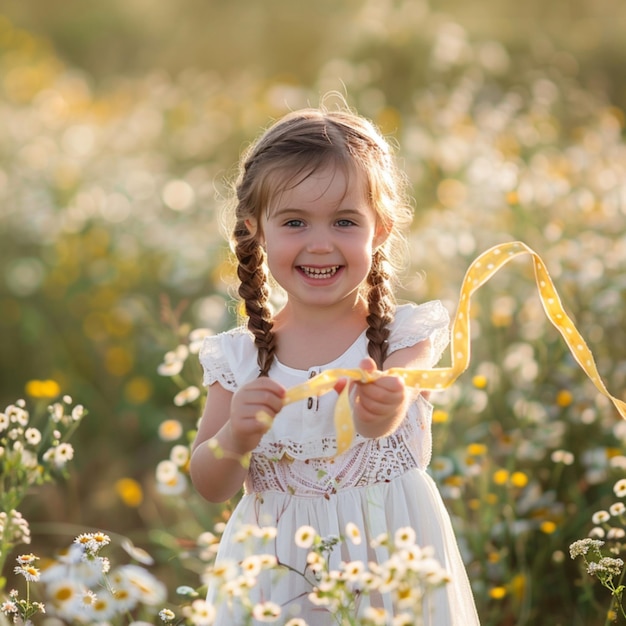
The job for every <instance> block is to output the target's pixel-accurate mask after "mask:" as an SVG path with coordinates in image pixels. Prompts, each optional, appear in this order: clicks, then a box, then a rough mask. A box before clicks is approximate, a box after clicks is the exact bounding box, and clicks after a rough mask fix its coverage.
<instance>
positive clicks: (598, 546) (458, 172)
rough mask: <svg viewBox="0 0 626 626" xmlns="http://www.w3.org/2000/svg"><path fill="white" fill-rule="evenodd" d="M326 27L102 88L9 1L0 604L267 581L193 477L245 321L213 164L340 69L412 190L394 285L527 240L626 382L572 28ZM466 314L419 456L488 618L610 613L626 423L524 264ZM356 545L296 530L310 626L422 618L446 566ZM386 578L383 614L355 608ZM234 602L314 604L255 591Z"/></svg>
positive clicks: (199, 594)
mask: <svg viewBox="0 0 626 626" xmlns="http://www.w3.org/2000/svg"><path fill="white" fill-rule="evenodd" d="M131 4H132V3H131ZM274 4H276V6H279V5H280V2H279V0H275V1H274ZM281 6H282V5H281ZM339 7H341V8H339ZM346 16H348V17H349V19H348V17H346ZM325 19H328V20H329V21H328V22H327V23H325V24H324V25H325V26H327V27H328V28H327V30H326V31H324V32H325V35H324V36H325V37H327V39H326V41H328V42H331V40H332V39H331V38H332V37H333V33H336V31H333V30H331V28H330V24H331V21H330V20H333V19H334V20H336V21H337V24H341V26H342V29H341V46H337V47H336V48H335V50H336V52H335V53H333V55H329V56H327V57H325V58H324V59H321V58H320V59H318V63H317V65H316V67H315V69H314V71H308V73H307V76H306V77H304V75H303V76H302V77H298V75H295V74H293V73H288V74H285V73H281V72H280V71H276V72H274V73H271V72H269V71H268V72H265V73H262V72H260V71H255V70H254V68H253V67H252V66H249V67H248V66H246V67H244V66H243V65H242V66H240V67H238V68H236V69H234V70H232V71H230V72H225V71H218V70H215V69H211V68H210V67H209V66H207V65H202V64H200V63H197V64H191V63H190V64H189V66H188V67H186V68H185V69H182V70H180V71H176V72H174V71H166V70H164V69H158V70H151V71H149V72H145V73H136V74H134V75H132V77H131V75H130V73H129V74H128V75H114V76H109V77H108V79H107V80H103V81H97V80H95V79H94V78H93V77H92V76H90V74H89V72H88V71H86V70H85V69H84V68H80V67H78V66H76V65H73V64H71V63H69V62H67V61H66V60H63V58H62V56H61V55H60V54H59V53H58V52H57V51H56V50H55V49H54V47H53V46H52V45H51V43H50V42H49V41H48V40H46V39H45V38H44V37H42V36H41V35H38V34H35V32H34V31H33V32H31V31H29V30H26V29H23V28H20V27H19V26H18V25H17V24H16V22H14V21H13V20H12V19H10V18H9V17H7V16H4V15H3V14H2V13H0V345H1V349H0V368H1V376H0V407H2V408H0V477H1V484H2V488H1V491H0V500H1V508H0V622H2V623H7V624H11V623H24V624H26V623H32V624H37V625H42V626H43V625H45V626H60V625H62V624H72V625H75V624H76V625H78V624H111V625H118V624H134V625H135V626H141V625H143V624H153V625H156V624H185V625H192V624H193V625H205V624H212V623H213V615H214V607H211V606H210V605H208V604H207V603H206V602H205V601H204V597H205V589H206V585H207V584H208V582H209V581H210V580H218V581H219V584H220V589H221V598H222V600H223V601H226V602H228V601H229V598H232V597H237V598H240V599H243V601H244V602H245V598H246V597H247V595H246V590H249V589H250V588H251V587H252V586H254V584H255V580H257V579H258V577H259V576H266V575H271V576H276V580H277V584H279V582H280V573H281V571H283V570H284V568H285V567H287V566H288V564H282V563H279V562H276V560H275V557H273V556H272V552H271V542H272V532H274V531H275V529H272V528H269V527H267V528H244V529H241V536H240V540H241V541H242V542H248V541H250V542H252V541H254V542H258V541H261V542H266V543H267V546H268V549H267V554H266V555H264V556H263V557H259V558H255V559H247V560H245V561H243V562H241V563H228V564H224V566H223V567H220V568H217V567H216V566H215V565H214V556H215V553H216V548H217V546H218V544H219V540H220V534H221V529H222V528H223V524H224V522H225V521H226V520H227V519H228V516H229V512H230V510H231V507H232V506H233V505H234V502H231V503H228V504H225V505H221V506H218V505H209V504H207V503H205V502H203V501H201V499H200V498H199V497H198V496H197V495H196V494H195V493H194V492H193V489H192V487H191V485H190V481H189V476H188V472H187V466H188V461H189V446H190V443H191V441H192V439H193V436H194V432H195V428H196V425H197V420H198V418H199V415H200V412H201V408H202V404H203V400H204V394H205V390H204V389H203V387H202V384H201V371H200V366H199V363H198V360H197V352H198V349H199V346H200V343H201V341H202V338H203V337H204V336H205V335H206V334H210V333H217V332H220V331H222V330H224V329H226V328H229V327H230V326H232V325H233V324H235V323H237V314H238V305H237V302H236V301H235V300H234V299H233V297H232V293H233V287H234V285H235V275H234V267H233V264H232V261H231V259H230V256H229V253H228V246H227V244H226V243H225V241H224V237H223V232H222V231H223V228H222V223H223V219H222V211H223V208H224V207H225V206H226V205H227V204H228V200H229V196H228V194H229V189H228V180H229V179H231V178H232V175H233V164H234V163H235V162H236V161H237V159H238V156H239V153H240V151H241V149H242V148H243V147H245V146H246V145H247V143H248V142H249V141H251V140H252V139H253V138H254V137H255V136H256V135H257V134H258V132H259V131H260V129H261V128H262V127H264V126H265V125H267V123H268V122H269V120H270V119H272V118H274V117H278V116H280V115H281V114H282V113H284V112H285V111H286V110H288V109H292V108H297V107H300V106H305V105H306V104H308V103H311V104H317V103H318V102H319V99H320V94H324V93H327V92H329V91H331V90H338V91H340V92H342V93H344V94H345V95H346V97H347V100H348V102H349V103H350V104H351V105H352V106H354V107H355V108H356V109H357V110H358V111H359V112H360V113H362V114H364V115H366V116H368V117H370V118H371V119H373V120H374V121H376V122H377V123H378V124H379V125H380V126H381V128H383V130H384V131H385V132H386V133H388V134H389V135H390V136H391V137H392V138H393V140H394V141H396V142H397V144H398V154H399V157H400V159H401V162H402V166H403V168H404V169H405V170H406V173H407V176H408V177H409V179H410V181H411V184H412V189H413V195H414V198H415V221H414V227H413V229H412V230H411V232H410V233H408V234H407V235H408V239H409V247H408V252H409V255H408V256H409V262H408V264H407V267H406V271H405V275H404V280H403V284H402V289H401V291H400V293H399V294H398V296H399V299H400V300H403V299H406V300H412V301H418V302H419V301H424V300H427V299H431V298H439V299H441V300H442V301H443V302H444V305H445V306H446V307H447V308H448V309H449V311H450V313H451V314H452V315H453V314H454V311H455V309H456V305H457V301H458V292H459V288H460V285H461V282H462V279H463V275H464V272H465V270H466V269H467V267H468V266H469V264H470V263H471V261H472V260H473V259H474V258H475V257H476V256H478V254H480V253H481V252H482V251H484V250H486V249H487V248H489V247H491V246H493V245H496V244H500V243H502V242H506V241H514V240H519V241H523V242H524V243H526V244H528V245H529V246H530V247H531V248H533V249H534V250H535V251H536V252H537V253H538V254H540V256H541V257H542V259H543V260H544V261H545V264H546V267H547V268H548V270H549V272H550V274H551V276H552V278H553V280H554V282H555V285H556V287H557V290H558V292H559V294H560V296H561V299H562V301H563V305H564V307H565V309H566V310H567V311H568V314H569V315H571V317H572V319H573V320H574V321H575V323H576V326H577V328H578V329H579V330H580V332H581V334H582V335H583V336H584V337H585V339H586V341H587V343H588V345H589V347H590V349H591V350H592V352H593V354H594V357H595V359H596V362H597V364H598V369H599V371H600V374H601V376H602V378H603V380H604V382H605V383H606V386H607V388H608V389H609V391H610V392H611V393H613V394H614V395H616V396H617V397H619V398H622V399H624V389H625V388H626V319H625V315H624V311H625V310H626V297H625V293H626V291H625V287H626V182H625V181H626V176H625V174H626V141H625V132H624V129H625V124H626V117H625V112H624V102H620V100H619V97H620V92H619V89H618V88H616V87H615V86H614V85H612V84H611V83H610V81H609V80H608V79H603V77H600V78H598V76H597V75H594V74H593V73H590V72H589V71H587V64H586V63H585V59H586V57H585V56H584V54H585V49H584V47H583V48H575V46H574V44H572V46H573V47H571V48H568V47H567V46H559V45H557V44H556V43H553V42H551V41H550V40H549V39H547V38H545V37H540V36H538V37H537V38H531V39H530V40H529V41H527V42H524V45H521V44H520V42H519V41H508V40H507V38H506V37H505V36H504V35H503V36H502V37H498V36H497V35H495V34H493V33H492V35H489V33H488V32H487V30H488V29H485V30H484V31H482V32H480V33H476V32H475V30H474V31H470V29H469V28H468V27H466V26H464V25H463V23H462V22H461V21H459V20H455V19H454V17H453V13H448V14H446V13H443V12H441V11H440V10H438V9H437V8H436V3H434V2H432V3H428V2H413V1H409V0H394V1H392V0H367V1H366V0H363V1H360V2H356V3H351V4H350V3H345V6H344V3H338V4H337V8H333V9H332V10H330V13H329V17H328V18H325ZM314 26H315V24H313V23H311V24H310V25H309V28H314ZM299 27H301V28H304V26H302V25H300V26H299ZM308 32H309V31H307V33H308ZM311 32H313V31H311ZM303 33H304V31H303ZM332 41H334V40H332ZM277 45H278V44H277ZM275 52H277V51H274V50H273V49H272V48H271V47H268V48H267V49H265V50H264V52H263V55H265V56H263V55H261V60H262V61H267V67H269V68H271V67H273V66H272V65H271V58H273V57H272V55H273V54H274V53H275ZM278 52H282V53H284V51H283V50H279V51H278ZM259 54H261V53H259ZM285 54H286V53H285ZM471 312H472V322H471V323H472V327H471V330H472V355H471V363H470V367H469V369H468V371H467V372H465V373H464V374H463V375H462V376H461V378H459V380H458V381H457V382H456V383H455V384H454V385H453V386H452V387H451V388H450V389H448V390H446V391H442V392H439V393H436V394H433V395H432V401H433V403H434V405H435V412H434V424H433V436H434V454H433V459H432V462H431V466H430V471H431V473H432V475H433V477H434V478H435V480H436V482H437V484H438V485H439V488H440V489H441V491H442V494H443V496H444V499H445V501H446V505H447V507H448V509H449V511H450V513H451V515H452V519H453V523H454V526H455V531H456V534H457V537H458V539H459V543H460V546H461V550H462V554H463V556H464V559H465V561H466V564H467V568H468V573H469V576H470V580H471V583H472V587H473V589H474V593H475V596H476V600H477V605H478V610H479V614H480V617H481V622H482V623H483V624H484V626H524V625H528V624H546V625H548V624H549V625H550V626H559V625H563V626H566V625H567V626H603V625H608V624H613V623H617V624H620V623H622V624H626V614H625V613H626V609H625V607H624V598H623V592H624V584H625V583H624V560H626V556H625V555H624V553H625V551H626V540H625V536H626V535H625V533H626V423H624V421H623V420H621V418H620V417H619V415H618V414H617V413H616V411H615V409H614V408H613V406H612V405H611V404H610V402H609V401H608V400H607V399H606V398H605V397H604V396H601V395H599V394H598V392H597V390H596V389H595V387H594V386H593V385H592V384H591V382H590V381H589V380H587V379H586V377H585V375H584V373H583V372H582V371H581V370H580V368H579V367H578V365H577V364H576V362H575V361H574V359H573V358H572V356H571V354H570V353H569V351H568V349H567V347H566V345H565V344H564V343H563V341H562V339H561V337H560V336H559V335H558V333H557V332H556V331H555V329H554V328H553V327H552V326H551V325H550V323H549V322H548V320H547V319H546V317H545V314H544V313H543V309H542V306H541V302H540V300H539V298H538V297H537V290H536V286H535V284H534V277H533V274H532V268H531V266H530V263H529V262H528V261H527V259H524V258H522V259H519V260H515V261H514V262H512V263H511V264H509V266H507V267H506V268H505V269H503V271H502V272H499V273H498V275H497V276H495V277H494V278H493V279H492V280H491V281H489V283H488V284H486V285H485V286H484V287H482V288H481V289H480V290H479V291H478V292H477V293H476V295H475V297H474V299H473V303H472V310H471ZM447 359H449V356H447V355H444V363H443V364H444V365H446V364H447V362H446V360H447ZM215 453H216V454H219V453H220V451H219V450H217V449H216V450H215ZM361 540H362V538H361V536H360V532H359V529H358V528H355V527H351V526H349V527H347V528H345V529H344V532H343V535H342V536H339V537H319V536H318V535H317V531H316V529H314V528H307V527H305V528H302V529H300V530H299V531H298V533H297V535H296V536H295V537H294V542H296V543H298V545H299V546H301V547H303V548H304V549H307V550H308V551H309V559H308V565H307V571H305V572H302V575H303V576H304V577H306V578H307V580H309V581H310V583H311V592H310V593H311V594H312V595H313V597H314V598H315V601H316V602H318V603H319V604H320V606H321V607H325V608H327V609H328V610H329V624H331V623H337V624H340V625H342V626H344V625H357V624H358V625H359V626H365V625H368V626H369V625H378V624H384V625H385V626H390V625H391V626H399V625H405V624H406V625H408V624H419V619H420V615H421V610H422V605H423V602H424V598H425V597H426V595H427V594H428V593H429V592H431V591H432V589H434V588H436V587H437V586H439V585H445V584H446V573H445V571H443V570H442V569H441V566H440V564H438V563H437V562H435V561H434V560H433V559H432V557H431V554H430V551H429V547H428V546H418V545H415V543H414V541H413V539H412V536H411V529H403V532H402V533H400V534H399V535H397V536H393V537H379V538H377V539H376V541H377V542H381V543H384V544H385V545H387V546H388V550H389V554H390V559H389V561H388V562H387V563H384V564H380V566H379V567H378V568H377V567H374V566H373V565H372V564H369V563H344V564H342V565H341V568H340V569H339V570H333V569H330V567H329V565H328V562H329V559H328V557H329V555H330V554H331V553H332V551H333V550H338V549H339V546H340V544H341V542H350V541H354V542H357V541H361ZM380 591H384V592H389V593H390V594H392V595H393V597H394V603H395V606H396V609H397V611H396V616H395V617H393V618H392V617H390V616H387V615H384V614H382V613H377V612H376V611H370V612H368V613H366V614H359V613H358V611H357V610H356V606H357V604H358V598H359V596H360V595H362V594H368V593H378V592H380ZM247 611H248V613H249V623H251V624H252V623H253V620H254V622H257V623H258V622H267V623H275V624H279V625H281V626H285V625H286V624H288V625H289V626H304V624H303V623H302V620H299V619H298V617H297V616H291V615H284V614H283V612H282V610H281V607H280V606H276V605H274V604H272V602H271V601H270V600H268V601H267V602H265V603H260V604H253V603H249V605H247Z"/></svg>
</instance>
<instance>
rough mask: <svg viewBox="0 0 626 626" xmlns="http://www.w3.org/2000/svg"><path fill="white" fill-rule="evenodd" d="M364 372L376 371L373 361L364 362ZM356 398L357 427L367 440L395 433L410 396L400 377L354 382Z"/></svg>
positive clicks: (362, 363)
mask: <svg viewBox="0 0 626 626" xmlns="http://www.w3.org/2000/svg"><path fill="white" fill-rule="evenodd" d="M359 367H360V368H361V369H364V370H365V371H368V372H373V371H375V369H376V365H375V363H374V361H373V360H372V359H369V358H368V359H364V360H363V361H361V363H360V364H359ZM352 384H353V385H354V387H355V395H354V424H355V428H356V430H357V431H358V432H359V434H361V435H363V436H364V437H368V438H376V437H384V436H385V435H389V434H390V433H392V432H393V431H394V430H395V429H396V428H397V427H398V425H399V423H400V422H401V421H402V419H403V417H404V413H405V409H406V402H407V394H406V390H405V386H404V381H403V380H402V379H401V378H399V377H398V376H383V377H381V378H378V379H377V380H375V381H373V382H371V383H359V382H356V383H352Z"/></svg>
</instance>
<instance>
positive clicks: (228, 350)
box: [200, 301, 449, 496]
mask: <svg viewBox="0 0 626 626" xmlns="http://www.w3.org/2000/svg"><path fill="white" fill-rule="evenodd" d="M425 340H428V341H429V345H430V355H429V358H428V362H427V363H425V367H432V366H433V365H434V364H435V363H436V362H437V361H438V360H439V358H440V356H441V353H442V352H443V350H444V348H445V347H446V346H447V344H448V341H449V316H448V312H447V311H446V309H445V308H444V307H443V305H442V304H441V303H440V302H439V301H431V302H426V303H424V304H421V305H414V304H404V305H400V306H398V308H397V310H396V315H395V319H394V321H393V322H392V324H391V325H390V334H389V349H388V352H389V354H392V353H393V352H395V351H396V350H399V349H401V348H406V347H409V346H413V345H415V344H417V343H419V342H421V341H425ZM367 354H368V353H367V337H366V335H365V332H363V333H362V334H361V335H360V336H359V337H358V338H357V340H356V341H355V342H354V343H353V344H352V345H351V346H350V347H349V348H348V349H347V350H346V351H345V352H344V353H343V354H342V355H340V356H339V357H337V358H336V359H335V360H333V361H332V362H330V363H326V364H323V365H320V366H315V367H311V368H309V369H308V370H297V369H294V368H290V367H288V366H286V365H283V364H282V363H280V361H277V360H275V361H274V363H273V365H272V367H271V369H270V372H269V375H270V377H271V378H274V379H276V380H277V381H278V382H280V383H281V384H282V385H284V386H285V387H286V388H290V387H292V386H294V385H297V384H299V383H302V382H304V381H305V380H306V379H308V378H311V377H312V376H315V375H316V374H318V373H320V372H321V371H323V370H326V369H332V368H354V367H357V366H358V363H359V362H360V361H361V359H363V358H365V357H367ZM200 362H201V363H202V366H203V368H204V384H205V385H210V384H212V383H214V382H218V383H220V384H221V385H222V386H223V387H224V388H226V389H228V390H231V391H233V392H234V391H236V389H237V388H238V387H239V386H241V385H243V384H245V383H247V382H249V381H251V380H253V379H254V378H256V377H257V376H258V374H259V370H258V366H257V361H256V348H255V346H254V338H253V336H252V334H251V333H249V331H248V330H247V329H245V328H241V327H240V328H235V329H233V330H231V331H228V332H226V333H221V334H219V335H215V336H209V337H206V338H205V339H204V342H203V345H202V348H201V350H200ZM336 399H337V395H336V394H335V393H332V392H331V393H327V394H325V395H323V396H320V397H319V398H318V397H311V398H308V399H307V400H304V401H302V402H297V403H294V404H290V405H287V406H286V407H284V408H283V410H282V411H280V413H278V414H277V416H276V418H275V419H274V422H273V424H272V428H271V429H270V430H269V431H268V432H267V433H266V434H265V435H264V436H263V438H262V439H261V441H260V443H259V445H258V446H257V448H256V449H255V450H254V451H253V454H252V460H251V465H250V472H249V475H248V478H247V481H246V489H247V490H248V491H254V492H258V491H267V490H271V491H276V490H278V491H288V492H292V493H297V494H299V495H320V494H323V495H327V496H328V495H329V494H332V493H335V492H336V491H337V490H339V489H342V488H346V487H358V486H364V485H367V484H371V483H374V482H384V481H388V480H391V479H393V478H394V477H396V476H398V475H400V474H402V473H404V472H405V471H407V470H408V469H411V468H413V467H417V468H420V469H424V468H425V467H426V466H427V465H428V463H429V462H430V456H431V445H432V441H431V432H430V430H431V415H432V406H431V405H430V403H428V402H427V401H426V400H425V399H424V398H423V397H422V396H421V395H417V396H416V398H415V399H414V401H413V402H412V403H411V404H410V406H409V408H408V411H407V416H406V418H405V419H404V420H403V422H402V423H401V425H400V426H399V427H398V428H397V430H396V431H395V432H394V433H392V434H391V435H390V436H388V437H383V438H380V439H366V438H364V437H361V436H360V435H358V434H357V435H356V436H355V438H354V440H353V442H352V445H351V447H350V448H349V449H348V450H347V451H346V452H344V453H343V454H342V455H340V456H338V457H336V458H333V457H334V455H335V452H336V438H335V432H334V422H333V412H334V406H335V402H336Z"/></svg>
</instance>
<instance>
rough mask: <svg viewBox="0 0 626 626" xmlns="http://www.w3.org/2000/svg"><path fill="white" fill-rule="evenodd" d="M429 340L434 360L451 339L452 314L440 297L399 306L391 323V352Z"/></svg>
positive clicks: (437, 358)
mask: <svg viewBox="0 0 626 626" xmlns="http://www.w3.org/2000/svg"><path fill="white" fill-rule="evenodd" d="M425 340H428V341H430V344H431V354H432V356H433V360H434V362H436V361H438V360H439V358H440V357H441V354H442V352H443V351H444V349H445V348H446V346H447V345H448V343H449V342H450V314H449V313H448V310H447V309H446V308H445V307H444V306H443V304H442V302H441V301H440V300H430V301H428V302H424V303H422V304H414V303H412V302H409V303H405V304H400V305H398V306H397V307H396V313H395V317H394V320H393V322H391V324H390V325H389V353H392V352H395V351H396V350H400V349H401V348H408V347H411V346H414V345H415V344H417V343H419V342H421V341H425Z"/></svg>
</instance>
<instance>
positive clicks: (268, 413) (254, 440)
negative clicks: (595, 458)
mask: <svg viewBox="0 0 626 626" xmlns="http://www.w3.org/2000/svg"><path fill="white" fill-rule="evenodd" d="M285 391H286V390H285V388H284V387H283V386H282V385H281V384H279V383H277V382H276V381H275V380H272V379H271V378H267V377H261V378H256V379H255V380H253V381H251V382H249V383H247V384H246V385H243V386H242V387H240V388H239V389H238V390H237V391H236V392H235V394H234V395H233V398H232V403H231V405H230V420H229V431H230V433H229V434H230V439H231V443H232V447H233V448H235V449H233V450H231V451H232V452H236V453H238V454H246V453H247V452H250V451H251V450H254V448H256V447H257V445H258V443H259V441H260V440H261V437H263V435H264V434H265V433H266V432H267V431H268V430H269V429H270V426H271V423H268V420H270V421H271V420H273V419H274V417H275V416H276V414H277V413H278V412H279V411H280V410H281V409H282V408H283V400H284V397H285ZM264 416H265V417H264ZM259 418H260V419H259ZM230 447H231V446H229V448H230Z"/></svg>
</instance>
